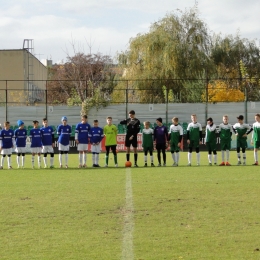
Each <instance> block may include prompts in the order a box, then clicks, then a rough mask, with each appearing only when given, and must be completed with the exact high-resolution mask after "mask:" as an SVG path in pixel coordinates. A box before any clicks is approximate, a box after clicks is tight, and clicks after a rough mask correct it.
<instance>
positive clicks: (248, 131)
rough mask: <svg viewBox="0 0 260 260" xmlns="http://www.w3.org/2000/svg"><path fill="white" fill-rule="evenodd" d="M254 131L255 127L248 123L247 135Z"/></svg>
mask: <svg viewBox="0 0 260 260" xmlns="http://www.w3.org/2000/svg"><path fill="white" fill-rule="evenodd" d="M252 131H253V127H252V126H251V125H247V132H246V135H249V134H250V133H251V132H252Z"/></svg>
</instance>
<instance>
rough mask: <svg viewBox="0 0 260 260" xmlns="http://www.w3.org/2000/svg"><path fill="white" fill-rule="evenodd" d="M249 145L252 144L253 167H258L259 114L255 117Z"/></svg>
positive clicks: (259, 145)
mask: <svg viewBox="0 0 260 260" xmlns="http://www.w3.org/2000/svg"><path fill="white" fill-rule="evenodd" d="M251 143H252V144H254V159H255V162H254V163H253V165H258V149H259V147H260V114H256V115H255V123H254V124H253V133H252V139H251Z"/></svg>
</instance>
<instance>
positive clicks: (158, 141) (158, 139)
mask: <svg viewBox="0 0 260 260" xmlns="http://www.w3.org/2000/svg"><path fill="white" fill-rule="evenodd" d="M156 124H157V126H156V127H155V128H154V144H155V146H156V150H157V158H158V163H159V164H158V166H161V152H162V156H163V166H166V153H165V150H166V147H168V129H167V127H166V126H164V125H163V124H162V118H161V117H159V118H157V119H156Z"/></svg>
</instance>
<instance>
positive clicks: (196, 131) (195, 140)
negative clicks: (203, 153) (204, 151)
mask: <svg viewBox="0 0 260 260" xmlns="http://www.w3.org/2000/svg"><path fill="white" fill-rule="evenodd" d="M191 121H192V122H191V123H189V124H188V128H187V144H188V145H189V152H188V166H191V158H192V156H191V155H192V148H195V149H196V155H197V165H198V166H199V165H200V144H202V127H201V124H200V123H198V122H197V116H196V115H195V114H193V115H191Z"/></svg>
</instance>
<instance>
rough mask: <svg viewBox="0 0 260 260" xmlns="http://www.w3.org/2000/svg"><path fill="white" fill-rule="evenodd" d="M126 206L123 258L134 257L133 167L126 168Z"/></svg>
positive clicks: (124, 259) (131, 258) (131, 259)
mask: <svg viewBox="0 0 260 260" xmlns="http://www.w3.org/2000/svg"><path fill="white" fill-rule="evenodd" d="M125 202H126V203H125V207H124V211H123V212H124V230H123V245H122V258H121V259H122V260H133V259H134V248H133V233H134V205H133V192H132V176H131V169H130V168H126V185H125Z"/></svg>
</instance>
